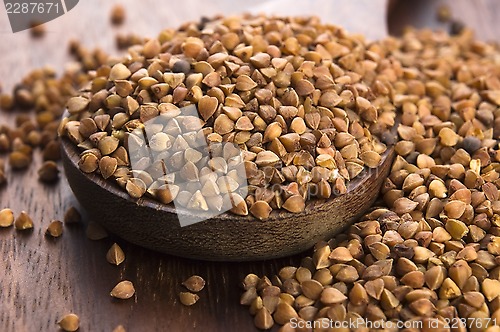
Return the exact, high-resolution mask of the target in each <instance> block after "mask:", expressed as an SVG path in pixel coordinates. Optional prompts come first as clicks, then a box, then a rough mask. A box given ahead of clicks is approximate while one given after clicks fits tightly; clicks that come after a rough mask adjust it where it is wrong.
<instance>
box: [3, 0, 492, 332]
mask: <svg viewBox="0 0 500 332" xmlns="http://www.w3.org/2000/svg"><path fill="white" fill-rule="evenodd" d="M338 1H341V0H338ZM117 2H118V1H102V0H92V1H90V0H82V1H81V3H80V4H79V5H78V6H77V7H75V9H73V10H72V11H70V12H69V13H68V14H66V15H65V16H63V17H61V18H59V19H57V20H55V21H52V22H50V23H48V24H46V26H47V34H46V36H45V37H44V38H42V39H39V40H33V39H32V38H31V37H30V34H29V32H26V31H25V32H20V33H17V34H12V32H11V31H10V27H9V24H8V21H7V15H6V13H5V10H3V9H0V82H1V84H2V86H3V87H4V89H7V88H11V87H12V86H13V85H14V84H15V83H16V82H17V81H18V80H19V79H20V78H21V77H22V76H23V75H25V74H26V73H27V72H28V71H29V69H32V68H36V67H39V66H42V65H48V64H50V65H53V66H54V68H56V69H57V70H59V71H60V70H61V68H62V66H63V65H62V64H64V63H65V62H66V61H68V58H67V55H66V42H67V40H69V39H70V38H78V39H80V40H81V41H82V43H83V44H84V45H86V46H89V47H94V46H100V47H102V48H104V49H105V50H107V51H108V52H112V53H117V51H116V50H115V49H114V35H115V34H116V33H117V32H136V33H138V34H141V35H145V36H154V35H155V34H156V33H157V32H158V31H159V30H160V29H161V28H162V27H165V26H176V25H178V24H179V23H180V22H181V20H180V17H187V18H190V19H194V18H196V17H197V16H199V15H201V14H205V15H211V14H214V13H217V12H220V11H221V10H222V9H224V8H225V6H224V5H225V4H227V3H230V2H229V1H227V2H225V3H224V2H218V3H212V2H206V1H199V2H196V1H195V0H192V1H191V0H183V2H184V4H185V6H183V7H182V8H180V7H174V6H175V3H174V4H170V6H171V8H170V9H171V10H170V11H169V10H168V8H164V5H163V4H161V5H160V3H159V2H158V1H140V2H138V1H132V0H129V1H121V3H124V4H125V6H126V8H127V12H128V14H129V16H128V18H127V24H126V25H124V26H122V27H120V28H114V27H111V26H110V25H109V19H108V14H109V9H110V7H111V4H112V3H117ZM263 2H265V1H264V0H260V1H254V2H253V3H258V4H262V3H263ZM446 2H448V3H450V4H452V11H453V14H454V17H456V18H458V19H460V20H462V21H463V22H465V23H466V24H468V25H469V26H472V27H474V28H475V29H476V31H477V35H478V36H479V37H480V38H482V39H496V40H497V41H500V34H499V33H498V31H500V29H499V28H500V23H499V20H498V19H497V18H498V17H500V2H498V1H496V0H476V1H468V0H454V1H453V0H450V1H434V0H428V1H421V0H419V1H409V0H407V1H399V2H396V4H395V5H394V6H392V7H391V8H392V9H391V15H390V20H389V21H390V24H389V29H390V31H391V32H394V33H398V32H400V31H401V29H402V28H403V27H404V26H405V25H407V24H410V23H411V24H414V25H417V26H419V27H423V26H431V27H440V28H446V26H445V25H443V24H440V23H438V22H437V21H436V19H435V9H436V7H437V6H438V5H439V4H442V3H446ZM280 3H283V2H280ZM347 3H349V6H352V7H350V8H349V11H348V12H350V13H352V15H353V16H351V17H354V19H353V20H356V17H357V18H358V23H352V22H351V23H352V25H353V29H354V30H356V28H355V27H356V24H358V26H359V18H360V17H361V18H363V20H362V24H363V25H362V27H361V28H363V29H365V30H366V27H367V26H368V25H369V24H367V23H366V19H365V17H366V14H365V15H361V14H359V13H362V12H365V13H366V12H368V13H370V15H371V16H372V20H371V23H370V24H371V25H369V26H370V29H371V30H374V31H375V30H376V31H375V32H376V33H378V34H379V35H384V34H385V33H386V31H387V30H386V26H385V24H384V21H385V18H384V11H385V6H384V3H385V1H382V0H381V1H378V2H373V1H361V2H359V1H358V2H355V3H354V4H353V3H352V1H344V5H347ZM369 3H371V5H369ZM196 4H198V5H196ZM190 5H191V7H190ZM159 6H161V9H159V8H158V7H159ZM367 6H371V7H374V6H375V7H374V8H370V7H367ZM225 10H226V12H229V13H235V12H237V11H238V10H237V9H236V8H235V7H234V6H233V7H227V8H225ZM323 12H324V11H323ZM149 15H151V16H149ZM370 15H368V16H370ZM351 21H352V19H351ZM335 22H336V21H335ZM372 26H373V27H372ZM363 29H360V31H362V30H363ZM5 122H7V123H10V124H12V123H13V117H12V116H7V115H5V114H1V115H0V123H5ZM0 158H6V155H0ZM40 164H41V158H40V155H39V154H38V153H36V154H35V163H34V164H33V165H32V166H31V167H30V168H29V169H28V170H27V171H22V172H10V171H9V172H8V186H6V187H2V188H0V209H1V208H5V207H10V208H12V209H13V210H14V211H15V213H16V215H17V214H19V212H21V211H22V210H26V211H27V212H28V213H29V214H30V215H31V216H32V217H33V219H34V221H35V229H34V230H33V231H32V232H28V233H20V232H15V231H14V230H13V228H9V229H0V331H2V332H3V331H6V332H10V331H54V330H57V326H56V321H57V320H58V319H59V318H60V317H61V316H62V315H64V314H66V313H69V312H74V313H76V314H78V315H79V316H80V318H81V328H80V330H81V331H85V332H87V331H112V330H113V329H114V328H115V327H116V326H117V325H119V324H122V325H123V326H124V327H125V328H126V329H127V331H175V332H177V331H191V330H198V331H236V330H238V331H241V332H243V331H254V330H255V328H254V326H253V322H252V320H253V319H252V317H251V316H250V315H249V314H248V312H247V309H246V308H244V307H241V306H240V305H239V297H240V294H241V290H240V289H239V287H238V285H239V282H240V281H241V280H242V278H243V277H244V276H245V275H246V274H247V273H249V272H254V273H257V274H261V275H262V274H268V275H271V274H274V273H276V272H277V271H278V270H279V268H280V267H282V266H284V265H287V264H290V263H294V264H297V263H298V262H299V261H300V258H301V257H302V256H303V255H298V256H295V257H291V258H285V259H280V260H273V261H267V262H253V263H231V264H229V263H210V262H201V261H194V260H186V259H179V258H175V257H171V256H167V255H162V254H158V253H155V252H152V251H149V250H145V249H142V248H139V247H136V246H134V245H130V244H127V243H125V242H123V241H121V240H120V239H116V238H113V237H111V238H108V239H105V240H101V241H90V240H88V239H87V238H86V236H85V225H75V226H74V227H65V230H64V235H63V236H62V238H60V239H57V240H54V239H49V238H46V237H45V236H44V230H45V228H46V227H47V225H48V223H49V222H50V221H51V220H52V219H62V218H63V214H64V211H65V210H66V209H67V208H68V207H69V206H71V205H76V204H77V203H76V202H75V200H74V198H73V195H72V193H71V191H70V189H69V187H68V185H67V183H66V181H65V180H64V178H63V179H61V181H60V182H59V184H58V185H56V186H46V185H42V184H40V183H38V181H37V180H36V178H37V175H36V171H37V169H38V166H39V165H40ZM114 241H116V242H118V243H119V244H120V245H121V246H122V248H123V249H124V251H125V253H126V260H125V262H124V263H123V264H122V265H121V266H119V267H116V266H112V265H110V264H109V263H107V261H106V259H105V254H106V251H107V250H108V248H109V247H110V246H111V244H112V243H113V242H114ZM241 245H242V246H244V245H245V244H244V243H242V244H241ZM192 274H198V275H201V276H203V277H204V278H205V280H206V281H207V286H206V288H205V289H204V290H203V291H202V292H201V293H200V297H201V299H200V301H199V302H198V303H197V304H196V305H194V306H193V307H184V306H182V305H181V304H180V303H179V301H178V298H177V295H178V292H179V291H181V290H182V287H181V286H180V283H181V282H182V281H183V280H184V279H185V278H187V277H189V276H190V275H192ZM123 279H128V280H131V281H133V283H134V284H135V287H136V290H137V296H136V298H135V299H130V300H127V301H118V300H113V299H112V298H111V297H110V296H109V295H108V294H109V292H110V290H111V289H112V288H113V286H114V285H115V284H116V283H117V282H119V281H120V280H123Z"/></svg>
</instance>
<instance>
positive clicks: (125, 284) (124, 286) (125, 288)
mask: <svg viewBox="0 0 500 332" xmlns="http://www.w3.org/2000/svg"><path fill="white" fill-rule="evenodd" d="M134 294H135V288H134V285H133V284H132V282H130V281H128V280H124V281H120V282H119V283H118V284H117V285H116V286H115V287H114V288H113V289H112V290H111V293H110V295H111V296H112V297H115V298H117V299H121V300H127V299H130V298H131V297H132V296H134Z"/></svg>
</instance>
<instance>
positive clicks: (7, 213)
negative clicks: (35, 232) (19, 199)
mask: <svg viewBox="0 0 500 332" xmlns="http://www.w3.org/2000/svg"><path fill="white" fill-rule="evenodd" d="M13 223H14V212H13V211H12V210H11V209H9V208H5V209H2V210H0V227H10V226H12V224H13Z"/></svg>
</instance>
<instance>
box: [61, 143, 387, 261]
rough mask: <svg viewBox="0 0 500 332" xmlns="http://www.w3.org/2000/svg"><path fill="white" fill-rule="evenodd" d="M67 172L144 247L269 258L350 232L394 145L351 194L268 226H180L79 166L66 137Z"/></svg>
mask: <svg viewBox="0 0 500 332" xmlns="http://www.w3.org/2000/svg"><path fill="white" fill-rule="evenodd" d="M62 157H63V163H64V169H65V171H66V175H67V178H68V181H69V184H70V186H71V189H72V190H73V192H74V194H75V196H76V198H77V199H78V200H79V201H80V203H81V204H82V206H83V207H84V208H85V209H86V210H87V211H88V213H89V215H90V217H91V219H92V220H95V221H97V222H99V223H101V224H102V225H103V226H104V227H105V228H106V229H107V230H109V231H110V232H112V233H114V234H116V235H118V236H120V237H121V238H123V239H125V240H127V241H130V242H132V243H135V244H137V245H140V246H143V247H146V248H149V249H153V250H157V251H161V252H164V253H167V254H172V255H176V256H182V257H187V258H194V259H203V260H212V261H250V260H264V259H271V258H277V257H283V256H288V255H293V254H296V253H299V252H302V251H304V250H307V249H309V248H311V247H312V246H313V245H314V244H315V243H316V242H318V241H319V240H322V239H327V238H329V237H331V236H333V235H335V234H337V233H339V232H341V231H342V230H343V229H345V228H346V226H348V225H349V224H350V223H351V222H353V221H354V220H355V219H356V218H358V217H359V216H360V215H362V214H363V213H364V212H365V211H366V210H367V209H368V208H369V207H370V206H371V204H372V203H373V202H374V201H375V199H376V198H377V196H378V194H379V190H380V187H381V185H382V183H383V181H384V178H386V177H387V175H388V174H389V170H390V167H391V165H392V161H393V159H394V150H393V148H392V147H390V148H389V149H388V150H387V151H386V152H385V153H384V155H383V157H382V164H381V165H380V166H379V167H378V168H377V169H372V170H368V171H367V170H365V171H363V173H361V175H360V176H359V177H358V178H356V179H355V180H354V181H351V182H350V183H349V184H348V192H347V194H345V195H340V196H338V197H334V198H331V199H328V200H314V201H311V202H310V203H308V204H307V206H306V209H305V211H304V212H302V213H299V214H294V213H289V212H283V211H279V212H278V211H273V213H272V214H271V216H270V217H269V219H267V220H266V221H258V220H256V219H254V218H253V217H252V216H248V217H240V216H235V215H232V214H229V213H224V214H221V215H219V216H217V217H214V218H212V219H209V220H206V221H203V222H199V223H195V224H193V225H190V226H186V227H180V225H179V221H178V219H177V214H176V211H175V208H174V206H173V205H171V204H170V205H164V204H161V203H159V202H157V201H154V200H152V199H150V198H146V197H144V198H141V199H138V200H136V199H132V198H131V197H130V196H129V195H128V194H127V193H126V192H125V191H124V190H123V189H121V188H120V187H118V185H116V184H115V183H113V182H111V181H107V180H104V179H103V178H101V177H100V176H99V175H98V174H85V173H83V172H81V171H80V169H79V168H78V160H79V152H78V150H77V148H76V147H75V146H74V144H73V143H71V142H70V141H69V140H68V139H63V140H62Z"/></svg>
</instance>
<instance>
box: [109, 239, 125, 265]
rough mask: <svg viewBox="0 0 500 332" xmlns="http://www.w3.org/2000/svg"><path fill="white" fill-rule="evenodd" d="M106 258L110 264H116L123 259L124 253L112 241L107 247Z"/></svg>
mask: <svg viewBox="0 0 500 332" xmlns="http://www.w3.org/2000/svg"><path fill="white" fill-rule="evenodd" d="M106 259H107V261H108V262H109V263H110V264H113V265H117V266H118V265H120V264H121V263H123V261H124V260H125V253H124V252H123V250H122V248H120V246H119V245H118V244H116V243H114V244H113V245H112V246H111V248H109V250H108V252H107V254H106Z"/></svg>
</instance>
